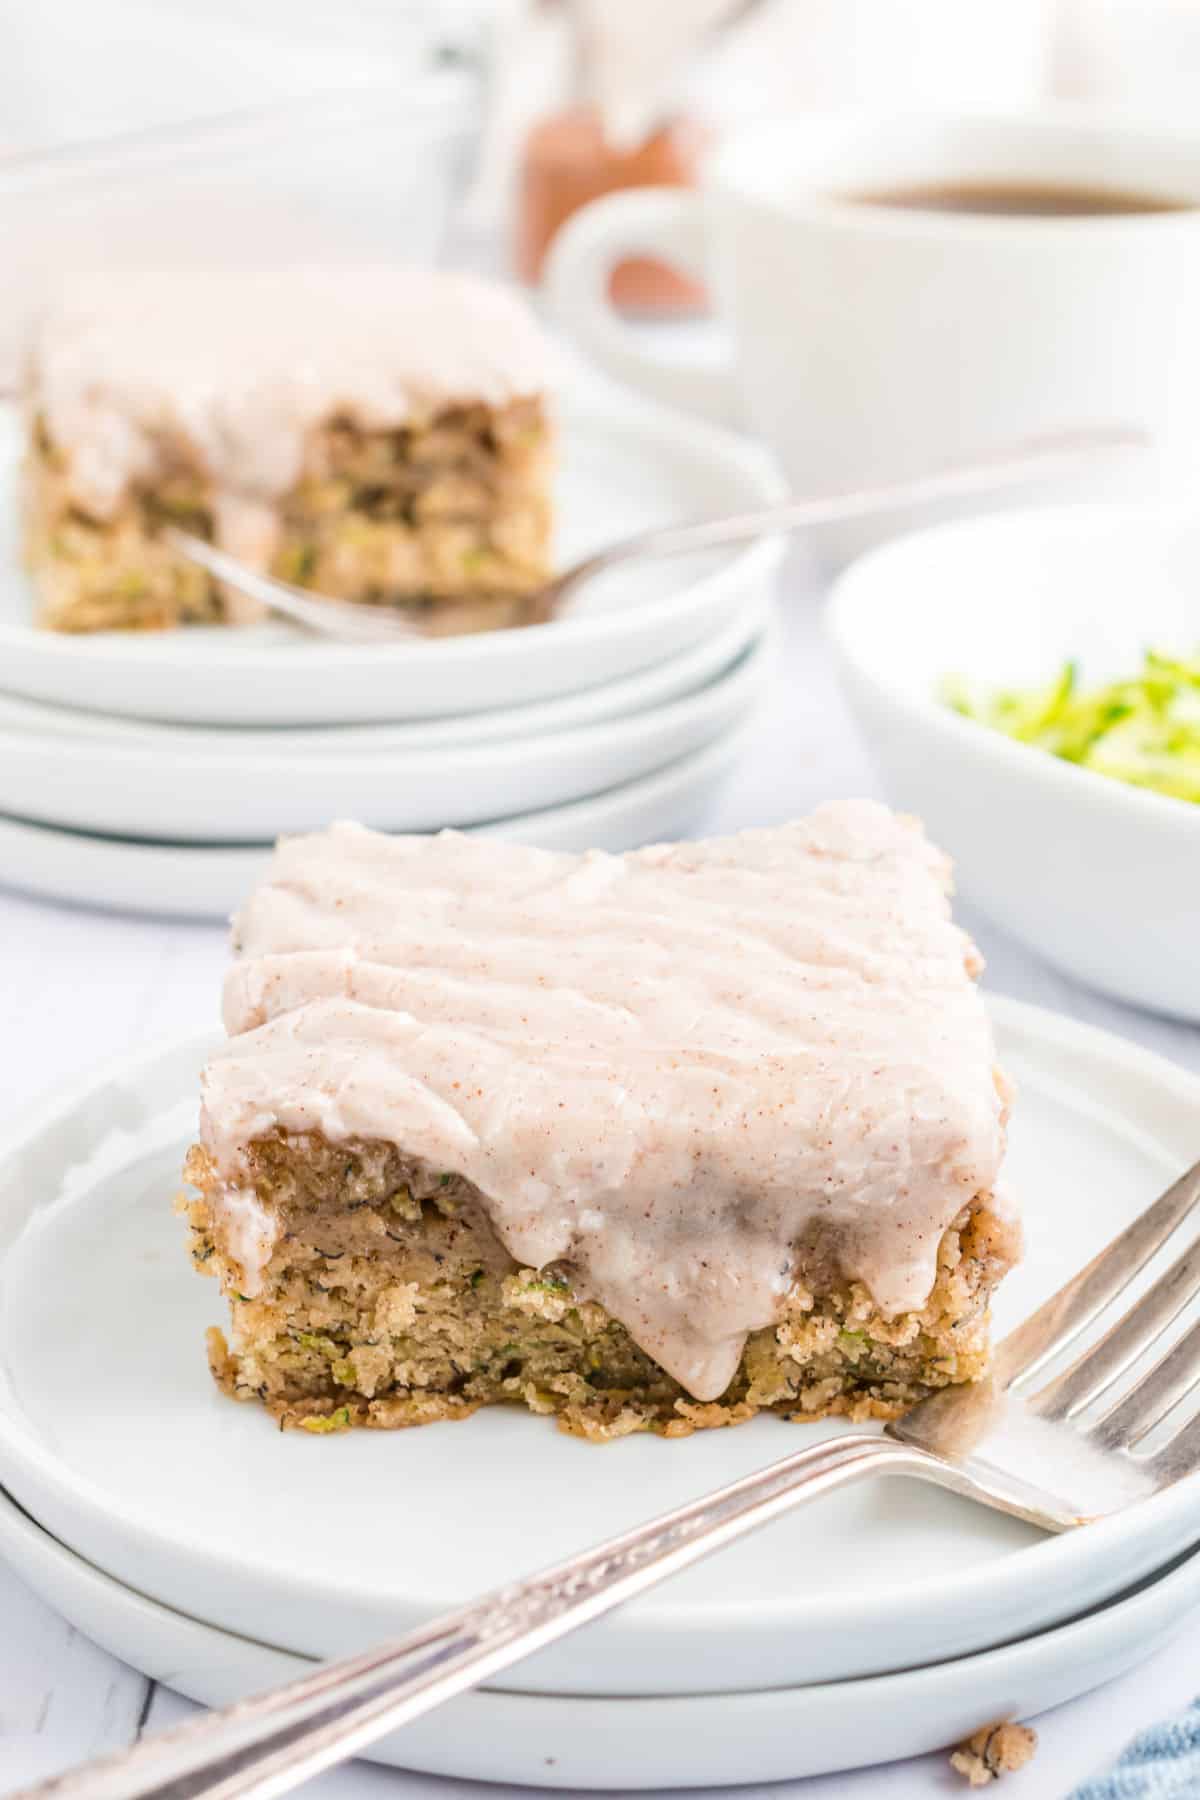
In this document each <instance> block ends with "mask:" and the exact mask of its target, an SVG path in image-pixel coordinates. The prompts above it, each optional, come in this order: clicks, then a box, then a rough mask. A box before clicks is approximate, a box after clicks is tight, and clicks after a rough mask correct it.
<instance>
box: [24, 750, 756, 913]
mask: <svg viewBox="0 0 1200 1800" xmlns="http://www.w3.org/2000/svg"><path fill="white" fill-rule="evenodd" d="M744 736H745V731H744V729H743V728H741V727H739V728H737V729H735V730H733V731H730V732H726V733H725V734H724V735H723V736H722V737H718V738H716V739H714V741H713V742H712V743H711V744H708V745H706V746H705V748H704V749H703V750H698V751H695V752H694V753H693V754H692V755H691V756H685V757H681V758H680V760H679V761H678V762H675V763H671V764H669V765H668V766H667V767H666V768H664V769H659V770H656V771H655V772H654V773H653V774H652V775H644V776H643V777H642V778H641V780H639V781H630V782H626V783H625V784H624V785H623V786H621V787H615V788H610V789H609V790H608V792H607V793H604V794H596V795H594V796H593V798H592V799H590V800H576V801H573V802H572V804H571V805H569V806H555V807H550V808H548V809H547V810H546V811H545V812H534V813H518V814H516V815H515V816H514V817H513V818H511V819H500V820H497V821H495V822H494V823H492V824H490V825H479V826H468V828H467V829H468V830H469V831H472V832H478V833H479V834H480V835H481V836H484V837H503V838H507V839H509V840H510V841H511V842H513V843H519V844H536V845H537V846H538V847H539V848H540V849H543V850H629V849H632V848H633V847H634V846H636V845H637V844H648V843H653V842H655V841H659V840H665V839H670V838H677V837H683V836H684V835H685V834H686V832H687V831H688V829H689V828H690V827H691V826H692V825H694V824H695V822H696V820H697V819H698V818H699V817H700V816H701V815H702V813H703V812H704V810H705V808H706V807H707V806H708V804H709V801H710V800H711V799H712V796H713V794H714V793H715V792H716V790H717V788H718V787H719V786H720V784H721V782H722V781H723V780H724V779H725V776H726V775H727V774H728V772H729V770H730V767H731V766H732V764H733V762H734V761H735V759H736V757H737V755H738V752H739V750H740V748H741V745H742V742H743V739H744ZM270 859H271V845H270V844H238V845H233V846H230V847H222V846H217V847H215V848H214V847H212V846H205V845H198V844H155V843H149V842H141V843H139V842H136V841H134V840H131V839H127V838H113V837H93V836H89V835H88V834H87V833H86V832H77V831H63V830H59V829H57V828H56V827H54V826H52V825H31V824H29V823H28V822H27V821H26V820H22V819H6V818H3V817H0V880H2V881H4V882H6V883H8V884H10V885H11V886H13V887H18V888H22V889H24V890H25V891H26V892H27V893H33V894H41V895H43V896H44V897H45V898H47V899H51V900H69V901H74V902H76V903H78V904H81V905H84V906H103V907H112V908H115V909H117V910H118V911H121V912H141V913H155V914H159V915H163V916H167V917H174V918H185V919H191V918H222V919H225V918H228V917H229V915H230V913H231V912H233V911H234V909H235V908H236V907H237V906H238V905H240V903H241V901H242V900H244V899H245V897H246V895H247V894H248V893H249V892H250V889H251V888H252V887H253V886H254V884H255V882H257V881H259V880H261V878H262V876H263V874H264V873H265V871H266V867H267V864H268V863H269V861H270Z"/></svg>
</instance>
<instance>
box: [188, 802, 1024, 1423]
mask: <svg viewBox="0 0 1200 1800" xmlns="http://www.w3.org/2000/svg"><path fill="white" fill-rule="evenodd" d="M947 889H948V864H947V862H946V860H945V858H944V857H942V856H941V855H940V854H939V853H938V852H937V851H935V850H934V849H933V848H932V847H931V846H930V845H929V844H928V843H927V841H926V840H925V838H924V836H923V835H922V833H921V831H920V828H919V827H918V826H917V825H916V824H915V823H914V822H912V821H909V820H905V819H901V818H897V817H896V816H894V815H893V814H891V813H889V812H888V811H887V810H886V809H885V808H884V807H881V806H877V805H875V804H874V803H873V802H868V801H861V802H858V801H856V802H847V803H844V804H839V805H835V806H827V807H823V808H821V809H820V810H819V811H818V812H816V813H814V814H813V815H812V816H811V817H810V818H809V819H807V820H805V821H803V822H801V823H798V824H795V825H789V826H785V827H781V828H779V829H775V830H763V831H750V832H745V833H743V834H741V835H740V836H738V837H735V838H730V839H726V840H716V841H712V842H709V843H699V844H680V845H669V846H663V845H659V846H655V847H652V848H650V849H646V850H642V851H638V852H635V853H633V854H630V855H626V856H609V855H605V854H602V853H599V852H593V853H590V854H588V855H586V856H568V855H562V854H558V853H554V852H549V851H539V850H530V849H525V848H522V847H518V846H512V845H505V844H501V843H496V842H492V841H486V840H481V839H473V838H468V837H464V836H460V835H457V834H454V833H443V834H441V835H440V836H438V837H432V838H416V837H409V838H392V837H385V836H381V835H378V834H375V833H373V832H369V831H366V830H364V829H363V828H361V827H359V826H354V825H339V826H335V827H334V828H333V829H332V830H331V831H329V832H326V833H323V834H320V835H318V836H314V837H306V838H296V839H292V840H290V841H286V842H284V843H283V844H281V846H280V848H279V850H278V851H277V853H276V857H275V862H274V867H273V871H272V874H271V877H270V879H269V880H268V882H267V883H266V884H265V885H264V886H263V887H262V888H261V889H260V890H259V891H258V892H257V893H256V894H255V895H254V896H253V897H252V899H251V900H250V902H249V903H248V905H247V906H246V908H245V909H244V911H243V912H242V914H241V916H240V917H239V919H238V920H237V923H236V926H235V942H236V946H237V948H238V951H239V960H238V961H237V962H236V963H235V965H234V967H233V968H232V969H231V971H230V974H229V978H228V982H227V987H226V994H225V1018H226V1025H227V1028H228V1030H229V1032H230V1034H231V1038H230V1042H229V1043H228V1044H227V1045H226V1046H225V1047H224V1048H223V1050H222V1051H221V1052H219V1053H218V1054H217V1055H216V1057H215V1058H214V1059H213V1060H212V1062H211V1063H210V1065H209V1067H208V1069H207V1071H206V1074H205V1080H204V1109H203V1125H202V1133H203V1138H204V1141H205V1144H206V1145H207V1147H208V1149H209V1150H210V1152H211V1153H212V1155H213V1156H214V1157H215V1159H216V1162H217V1165H218V1168H219V1169H220V1170H221V1172H222V1176H223V1179H224V1180H225V1181H226V1182H227V1184H228V1186H229V1188H230V1191H231V1192H234V1193H236V1192H238V1191H239V1190H240V1188H241V1185H242V1183H243V1181H244V1178H245V1165H244V1158H243V1152H244V1149H245V1146H246V1144H247V1143H248V1142H250V1141H251V1140H252V1139H253V1138H254V1137H256V1136H259V1135H261V1134H262V1133H264V1132H266V1131H268V1130H271V1129H272V1128H274V1127H276V1126H278V1127H280V1128H282V1129H284V1130H286V1131H290V1132H302V1131H312V1130H317V1131H321V1132H323V1133H325V1135H326V1136H328V1137H330V1138H333V1139H346V1138H352V1137H365V1138H372V1137H374V1138H384V1139H388V1140H391V1141H394V1142H395V1143H397V1144H399V1145H401V1146H403V1148H404V1150H405V1152H406V1154H409V1155H412V1156H414V1157H418V1158H420V1159H422V1160H423V1161H425V1162H426V1163H428V1164H431V1165H432V1166H433V1167H434V1168H441V1167H444V1168H446V1169H447V1170H454V1171H457V1172H459V1173H461V1174H463V1175H465V1176H466V1177H467V1178H468V1179H469V1180H470V1181H472V1182H473V1183H474V1184H475V1185H476V1186H477V1187H478V1188H479V1189H480V1190H481V1192H482V1193H483V1195H484V1196H485V1199H486V1204H487V1206H488V1210H489V1213H490V1214H491V1217H492V1220H493V1223H494V1225H495V1227H496V1230H497V1232H498V1234H499V1236H500V1238H501V1240H502V1241H503V1243H504V1244H505V1246H506V1247H507V1249H508V1250H509V1252H510V1253H511V1254H512V1255H513V1256H514V1257H516V1258H517V1260H518V1261H520V1262H522V1263H526V1264H529V1265H531V1266H533V1267H540V1266H544V1265H545V1264H546V1263H549V1262H560V1261H561V1262H565V1263H567V1264H569V1265H570V1267H571V1270H572V1273H573V1277H574V1279H575V1285H576V1287H577V1289H578V1290H579V1291H580V1292H582V1293H584V1294H586V1295H588V1296H591V1297H594V1298H595V1299H597V1300H599V1301H600V1302H601V1304H603V1305H604V1306H605V1307H606V1308H607V1309H608V1311H609V1312H611V1313H612V1314H613V1316H614V1317H616V1318H617V1319H619V1320H620V1321H621V1322H622V1323H623V1324H624V1325H625V1326H626V1328H627V1329H628V1330H629V1332H630V1333H631V1335H632V1336H633V1338H634V1339H635V1341H636V1342H637V1343H638V1344H639V1345H641V1347H642V1348H643V1349H644V1350H646V1351H647V1352H648V1353H649V1354H650V1355H651V1356H653V1357H654V1358H655V1359H656V1360H657V1361H658V1362H660V1363H661V1364H662V1365H663V1367H665V1368H666V1369H667V1370H668V1371H669V1372H670V1373H671V1374H672V1375H674V1376H675V1377H676V1379H678V1380H679V1381H680V1382H681V1383H682V1385H683V1386H684V1387H685V1388H687V1389H688V1390H689V1392H690V1393H692V1394H693V1395H695V1396H696V1397H697V1398H698V1399H702V1400H703V1399H712V1398H715V1397H716V1396H717V1395H718V1394H720V1393H721V1392H722V1391H723V1390H724V1388H725V1387H726V1386H727V1385H728V1382H729V1381H730V1379H731V1378H732V1376H733V1374H734V1372H735V1370H736V1368H737V1364H738V1361H739V1359H740V1356H741V1353H742V1350H743V1348H744V1345H745V1339H746V1336H747V1334H748V1333H749V1332H751V1331H754V1330H756V1329H759V1328H761V1327H763V1326H766V1325H769V1324H771V1323H772V1322H773V1321H774V1320H776V1319H777V1318H778V1317H779V1314H780V1309H781V1305H782V1302H783V1299H784V1297H785V1295H786V1294H787V1292H788V1291H789V1289H790V1287H791V1286H792V1284H793V1282H794V1281H795V1279H796V1278H797V1276H798V1274H802V1273H803V1272H804V1270H806V1269H807V1270H808V1272H809V1273H810V1274H812V1273H814V1272H815V1271H816V1270H817V1269H818V1268H819V1269H823V1270H825V1271H826V1272H827V1273H828V1272H829V1271H833V1272H834V1273H835V1274H837V1273H840V1274H842V1275H844V1276H847V1277H850V1278H855V1279H859V1280H861V1281H862V1282H864V1283H865V1285H866V1286H867V1288H868V1289H869V1290H870V1292H871V1294H872V1296H873V1298H874V1300H875V1302H876V1304H877V1305H878V1306H880V1307H881V1308H882V1309H883V1310H884V1311H886V1312H888V1313H897V1312H901V1311H907V1310H910V1309H912V1308H918V1307H920V1306H921V1305H922V1304H923V1302H924V1301H925V1299H926V1298H927V1296H928V1293H929V1290H930V1288H931V1287H932V1285H933V1281H934V1277H935V1272H936V1259H937V1250H938V1244H939V1241H940V1239H941V1237H942V1234H943V1232H944V1231H945V1229H946V1227H947V1226H948V1225H949V1224H950V1223H951V1221H952V1220H953V1219H954V1217H955V1216H956V1214H957V1213H958V1212H959V1211H960V1210H961V1208H962V1207H963V1205H964V1204H965V1203H966V1202H967V1201H968V1200H970V1199H971V1198H972V1197H973V1196H974V1195H975V1194H977V1193H979V1192H981V1191H987V1190H990V1189H991V1188H992V1186H993V1184H994V1182H995V1179H996V1176H997V1173H998V1171H999V1167H1000V1163H1001V1159H1002V1156H1003V1149H1004V1101H1003V1098H1002V1095H1001V1092H1000V1090H999V1088H998V1086H997V1082H996V1080H995V1078H994V1071H993V1045H992V1037H991V1031H990V1028H989V1025H988V1021H987V1018H986V1015H985V1012H984V1009H983V1006H982V1003H981V1001H980V998H979V996H978V993H977V991H976V988H975V984H974V980H973V976H974V974H976V973H977V972H978V968H979V960H978V957H977V956H976V954H975V952H974V950H973V948H972V946H971V944H970V941H969V940H968V939H967V938H966V936H965V935H964V934H963V933H962V932H961V931H960V930H959V929H958V928H957V927H956V926H955V925H954V924H953V923H952V922H951V920H950V917H949V906H948V901H947V898H946V895H947Z"/></svg>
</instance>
